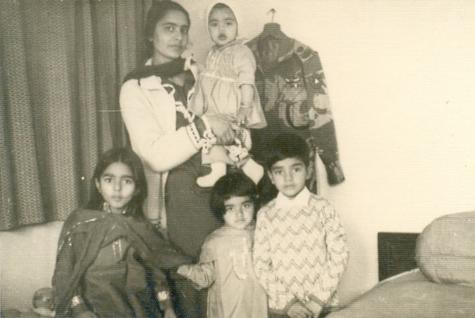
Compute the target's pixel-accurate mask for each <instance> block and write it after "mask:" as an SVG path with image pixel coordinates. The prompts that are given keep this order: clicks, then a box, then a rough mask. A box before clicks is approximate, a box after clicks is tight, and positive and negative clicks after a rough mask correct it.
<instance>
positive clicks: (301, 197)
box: [275, 187, 311, 207]
mask: <svg viewBox="0 0 475 318" xmlns="http://www.w3.org/2000/svg"><path fill="white" fill-rule="evenodd" d="M310 196H311V193H310V191H309V190H308V189H307V187H304V188H303V189H302V190H301V191H300V192H299V194H297V195H296V196H295V197H293V198H289V197H286V196H285V195H284V194H282V193H281V192H279V194H278V195H277V197H276V199H275V205H276V206H277V207H289V206H302V205H307V204H308V201H309V200H310Z"/></svg>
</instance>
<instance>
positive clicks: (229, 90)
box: [190, 1, 267, 187]
mask: <svg viewBox="0 0 475 318" xmlns="http://www.w3.org/2000/svg"><path fill="white" fill-rule="evenodd" d="M228 3H229V1H219V2H217V3H215V4H214V5H212V6H211V7H210V10H208V14H207V22H208V23H207V25H208V32H209V35H210V37H211V40H212V41H213V42H214V44H215V45H214V46H213V47H212V48H211V50H210V51H209V53H208V56H207V59H206V66H205V70H204V71H203V72H202V73H201V74H200V77H199V81H198V84H199V85H198V90H197V93H196V94H195V95H194V97H193V99H192V103H191V105H190V107H191V109H192V110H193V112H195V113H196V114H198V115H202V114H203V113H205V114H224V115H229V116H230V117H231V118H232V119H233V120H234V121H235V122H236V127H235V128H236V135H237V138H236V139H235V144H234V145H231V146H224V147H223V146H213V147H212V148H211V149H210V151H209V153H206V152H205V151H203V161H202V162H203V164H210V166H211V173H209V174H207V175H205V176H202V177H199V178H198V179H197V183H198V185H200V186H202V187H210V186H213V185H214V183H215V182H216V181H217V180H218V179H219V178H220V177H222V176H223V175H225V174H226V164H236V165H237V166H239V167H241V168H242V170H243V172H244V173H245V174H246V175H248V176H249V177H250V178H251V179H252V180H253V181H254V182H255V183H257V182H258V181H259V180H260V179H261V178H262V176H263V174H264V169H263V168H262V166H260V165H259V164H258V163H256V162H255V161H254V160H253V159H252V158H251V157H250V156H249V153H248V151H249V150H250V149H251V146H252V143H251V135H250V131H249V130H248V129H247V128H263V127H265V126H266V125H267V123H266V120H265V117H264V112H263V111H262V108H261V104H260V102H259V95H258V93H257V89H256V87H255V84H254V73H255V71H256V61H255V59H254V55H253V53H252V52H251V50H250V49H249V48H248V47H247V46H246V45H244V44H243V41H242V40H239V39H237V35H238V21H237V17H236V16H237V15H236V11H235V8H234V11H233V9H231V6H230V5H229V4H228Z"/></svg>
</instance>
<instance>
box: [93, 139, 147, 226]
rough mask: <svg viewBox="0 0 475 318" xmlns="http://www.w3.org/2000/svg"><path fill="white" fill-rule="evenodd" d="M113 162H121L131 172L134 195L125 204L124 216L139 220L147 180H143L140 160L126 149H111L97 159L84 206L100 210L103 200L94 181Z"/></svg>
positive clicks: (141, 213)
mask: <svg viewBox="0 0 475 318" xmlns="http://www.w3.org/2000/svg"><path fill="white" fill-rule="evenodd" d="M115 162H122V163H123V164H125V165H127V166H128V167H129V169H130V170H131V171H132V177H133V179H134V182H135V193H134V195H133V197H132V199H131V200H130V202H129V203H128V204H127V207H126V215H131V216H134V217H139V218H141V217H144V213H143V208H142V205H143V202H144V201H145V198H146V197H147V180H146V179H145V173H144V169H143V165H142V160H140V158H139V156H137V154H136V153H135V152H133V151H132V150H130V149H128V148H113V149H110V150H108V151H106V152H105V153H103V154H102V155H101V156H100V157H99V160H98V162H97V165H96V168H95V169H94V174H93V176H92V179H91V189H90V197H89V202H88V203H87V204H86V208H87V209H93V210H102V208H103V205H104V198H103V197H102V195H101V194H100V193H99V190H98V189H97V187H96V182H95V181H96V180H99V179H100V178H101V176H102V174H103V173H104V171H105V170H106V169H107V167H109V166H110V165H111V164H113V163H115Z"/></svg>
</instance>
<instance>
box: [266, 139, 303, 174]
mask: <svg viewBox="0 0 475 318" xmlns="http://www.w3.org/2000/svg"><path fill="white" fill-rule="evenodd" d="M288 158H298V159H300V160H302V162H303V163H304V164H305V166H307V167H308V164H309V148H308V145H307V143H306V142H305V140H304V139H303V138H302V137H300V136H298V135H296V134H291V133H282V134H280V135H278V136H277V137H275V138H274V139H273V140H272V141H271V142H270V143H269V145H268V147H267V152H266V161H265V166H266V168H267V170H268V171H270V170H271V168H272V166H273V165H274V164H275V163H276V162H277V161H280V160H284V159H288Z"/></svg>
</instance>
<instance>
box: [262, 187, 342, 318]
mask: <svg viewBox="0 0 475 318" xmlns="http://www.w3.org/2000/svg"><path fill="white" fill-rule="evenodd" d="M347 262H348V248H347V243H346V235H345V232H344V229H343V226H342V225H341V223H340V219H339V217H338V215H337V214H336V212H335V210H334V209H333V207H332V206H331V204H330V203H329V202H328V201H327V200H326V199H323V198H321V197H319V196H317V195H314V194H312V193H311V192H310V191H309V190H308V189H307V188H305V189H304V190H302V191H301V192H300V193H299V194H298V195H297V197H295V198H294V199H292V200H291V199H288V198H287V197H285V196H284V195H282V194H281V193H279V194H278V196H277V198H275V199H274V200H272V201H271V202H269V203H268V204H267V205H265V206H264V207H263V208H262V209H261V210H260V211H259V213H258V215H257V224H256V232H255V243H254V267H255V271H256V276H257V278H258V280H259V282H260V283H261V284H262V286H263V287H264V289H265V290H266V292H267V295H268V297H269V309H270V310H271V311H272V312H277V313H286V312H287V310H288V308H289V307H290V306H291V305H292V304H294V303H295V302H296V301H300V302H302V303H304V304H305V303H306V302H308V301H314V302H317V303H318V304H320V305H321V306H325V305H327V304H329V303H332V302H333V301H334V298H333V296H334V294H335V291H336V288H337V286H338V283H339V281H340V279H341V276H342V274H343V272H344V270H345V268H346V264H347Z"/></svg>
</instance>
